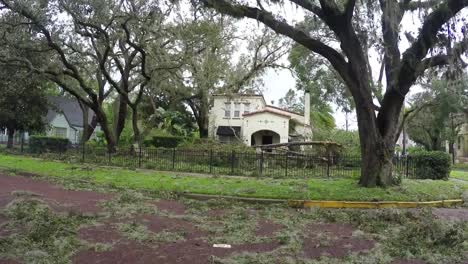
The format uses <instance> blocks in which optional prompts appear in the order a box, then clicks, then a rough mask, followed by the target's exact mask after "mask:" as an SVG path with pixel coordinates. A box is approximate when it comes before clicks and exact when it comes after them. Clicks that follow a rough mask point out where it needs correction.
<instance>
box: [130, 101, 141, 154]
mask: <svg viewBox="0 0 468 264" xmlns="http://www.w3.org/2000/svg"><path fill="white" fill-rule="evenodd" d="M137 110H138V108H137V107H134V108H132V127H133V141H134V143H136V144H138V146H141V135H140V129H139V128H138V111H137Z"/></svg>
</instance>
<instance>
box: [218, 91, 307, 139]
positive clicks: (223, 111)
mask: <svg viewBox="0 0 468 264" xmlns="http://www.w3.org/2000/svg"><path fill="white" fill-rule="evenodd" d="M213 97H214V102H213V107H212V108H211V109H210V119H209V135H210V137H212V138H216V139H217V140H219V141H221V142H224V143H231V142H243V143H244V144H246V145H249V146H258V145H267V144H275V143H287V142H291V141H304V140H310V139H311V138H312V129H311V125H310V95H309V94H308V93H307V94H306V96H305V104H304V105H305V111H304V112H305V113H304V114H301V113H295V112H291V111H287V110H284V109H280V108H278V107H275V106H271V105H267V104H266V102H265V98H264V97H263V95H257V94H234V95H214V96H213Z"/></svg>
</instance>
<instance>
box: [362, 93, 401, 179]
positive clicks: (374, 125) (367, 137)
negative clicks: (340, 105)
mask: <svg viewBox="0 0 468 264" xmlns="http://www.w3.org/2000/svg"><path fill="white" fill-rule="evenodd" d="M355 100H359V98H355ZM384 102H387V103H385V104H383V105H384V106H383V107H381V108H380V109H379V114H378V116H376V115H375V108H374V106H373V105H369V103H367V104H366V103H362V104H359V106H358V107H356V113H357V118H358V127H359V139H360V143H361V156H362V162H361V178H360V180H359V184H360V185H361V186H365V187H375V186H381V187H386V186H390V185H393V184H395V183H396V182H395V180H394V178H393V155H394V150H395V144H396V142H395V137H396V134H397V130H398V121H399V116H400V115H399V114H400V111H401V107H402V105H403V98H402V97H401V96H396V95H395V94H393V93H388V94H387V95H386V96H385V98H384Z"/></svg>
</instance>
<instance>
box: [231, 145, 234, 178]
mask: <svg viewBox="0 0 468 264" xmlns="http://www.w3.org/2000/svg"><path fill="white" fill-rule="evenodd" d="M234 155H235V154H234V150H233V151H232V152H231V175H234V158H235V156H234Z"/></svg>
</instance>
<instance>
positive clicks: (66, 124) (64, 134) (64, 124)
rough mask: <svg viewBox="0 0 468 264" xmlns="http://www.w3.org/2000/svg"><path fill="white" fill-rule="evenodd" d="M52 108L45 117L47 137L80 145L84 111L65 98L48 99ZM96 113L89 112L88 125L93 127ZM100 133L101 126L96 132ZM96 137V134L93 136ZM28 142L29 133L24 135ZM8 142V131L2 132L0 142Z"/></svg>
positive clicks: (17, 138)
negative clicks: (63, 139) (65, 139)
mask: <svg viewBox="0 0 468 264" xmlns="http://www.w3.org/2000/svg"><path fill="white" fill-rule="evenodd" d="M47 100H48V102H49V104H50V107H49V111H48V112H47V116H45V121H46V125H47V130H46V135H47V136H53V137H61V138H68V140H70V142H71V143H72V144H78V143H80V141H81V136H82V134H83V111H82V110H81V107H80V105H79V103H78V101H77V100H75V99H70V98H65V97H52V96H51V97H48V98H47ZM93 116H94V112H93V111H92V110H91V109H89V111H88V124H89V125H91V120H92V119H93ZM97 131H100V127H99V125H98V126H97V127H96V128H95V130H94V132H97ZM19 134H20V133H16V134H15V140H14V142H15V143H19V142H20V140H21V135H19ZM93 136H95V134H93ZM24 137H25V140H28V137H29V135H28V133H25V135H24ZM6 141H7V131H6V130H4V131H0V142H6Z"/></svg>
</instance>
